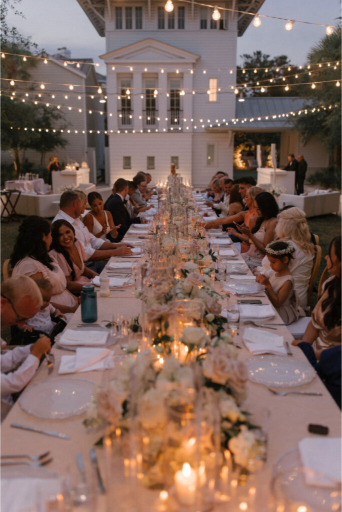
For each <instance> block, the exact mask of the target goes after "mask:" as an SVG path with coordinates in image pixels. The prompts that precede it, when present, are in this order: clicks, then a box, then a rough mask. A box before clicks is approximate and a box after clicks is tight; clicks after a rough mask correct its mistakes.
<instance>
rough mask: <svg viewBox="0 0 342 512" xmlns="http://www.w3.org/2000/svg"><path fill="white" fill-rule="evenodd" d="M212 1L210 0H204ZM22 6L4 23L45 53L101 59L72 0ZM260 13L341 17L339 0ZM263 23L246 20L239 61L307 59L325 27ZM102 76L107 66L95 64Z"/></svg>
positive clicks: (273, 2)
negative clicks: (64, 51)
mask: <svg viewBox="0 0 342 512" xmlns="http://www.w3.org/2000/svg"><path fill="white" fill-rule="evenodd" d="M208 3H210V4H211V3H212V2H208ZM20 9H21V10H22V12H23V13H24V15H25V19H22V18H20V17H19V16H15V15H13V14H11V15H10V16H8V23H9V24H10V25H13V26H16V27H17V28H18V29H19V30H20V31H21V33H22V34H23V35H25V36H32V40H33V41H35V42H36V43H37V44H38V45H39V48H40V49H43V48H44V49H45V50H46V51H47V52H48V53H50V54H52V53H54V52H56V50H57V48H59V47H61V46H66V47H67V48H68V49H69V50H70V51H71V56H72V58H93V59H94V61H96V62H101V61H100V59H99V57H98V56H99V55H101V54H103V53H105V38H104V37H100V36H99V35H98V34H97V32H96V30H95V28H94V27H93V25H92V24H91V22H90V20H89V19H88V18H87V16H86V15H85V13H84V11H83V10H82V8H81V7H80V5H79V4H78V2H77V1H76V0H58V1H56V0H22V3H21V6H20ZM259 13H260V14H267V15H270V16H279V17H282V18H287V19H290V20H293V19H295V20H301V21H310V22H314V23H323V24H324V25H329V24H331V25H336V24H337V22H338V20H337V19H336V18H338V17H339V16H340V2H339V0H286V1H284V0H266V1H265V3H264V5H263V7H262V8H261V10H260V11H259ZM261 21H262V25H261V26H260V27H259V28H255V27H254V26H253V24H250V26H249V28H248V29H247V31H246V32H245V34H244V35H243V36H242V37H239V38H238V64H240V63H241V59H240V57H239V56H240V55H242V54H244V53H252V52H253V51H256V50H261V51H262V52H264V53H268V54H270V55H271V56H276V55H284V54H285V55H287V56H288V57H289V58H290V60H291V62H292V63H293V64H298V65H299V64H303V63H305V62H306V58H307V54H308V52H309V50H310V48H311V47H312V46H313V45H315V43H317V42H318V41H319V40H320V39H321V38H322V37H323V36H324V35H325V28H324V27H318V26H314V25H304V24H301V23H295V24H294V26H293V29H292V30H291V31H286V30H285V28H284V25H285V22H283V21H279V20H271V19H265V18H261ZM97 70H98V71H99V72H100V73H103V74H105V72H106V70H105V66H104V64H102V63H101V66H100V67H99V68H97Z"/></svg>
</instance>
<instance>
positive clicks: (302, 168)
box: [295, 155, 308, 196]
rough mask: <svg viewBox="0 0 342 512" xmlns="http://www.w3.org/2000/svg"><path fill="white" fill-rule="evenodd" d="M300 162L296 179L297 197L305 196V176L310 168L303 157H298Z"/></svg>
mask: <svg viewBox="0 0 342 512" xmlns="http://www.w3.org/2000/svg"><path fill="white" fill-rule="evenodd" d="M297 161H298V168H297V172H296V178H295V187H296V192H297V195H298V196H299V195H300V194H304V181H305V175H306V171H307V168H308V164H307V162H306V160H304V156H303V155H298V157H297Z"/></svg>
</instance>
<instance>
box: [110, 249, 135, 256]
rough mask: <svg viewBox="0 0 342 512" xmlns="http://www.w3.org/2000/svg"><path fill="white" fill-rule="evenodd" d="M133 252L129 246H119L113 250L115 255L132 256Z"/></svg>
mask: <svg viewBox="0 0 342 512" xmlns="http://www.w3.org/2000/svg"><path fill="white" fill-rule="evenodd" d="M132 255H133V253H132V251H131V249H130V248H129V247H119V248H118V249H115V250H114V251H113V256H132Z"/></svg>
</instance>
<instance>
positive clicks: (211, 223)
mask: <svg viewBox="0 0 342 512" xmlns="http://www.w3.org/2000/svg"><path fill="white" fill-rule="evenodd" d="M204 227H205V229H213V228H216V227H218V226H217V224H216V221H215V220H211V221H209V222H206V223H205V225H204Z"/></svg>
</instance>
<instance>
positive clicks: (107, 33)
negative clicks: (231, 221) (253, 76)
mask: <svg viewBox="0 0 342 512" xmlns="http://www.w3.org/2000/svg"><path fill="white" fill-rule="evenodd" d="M263 1H264V0H255V1H252V0H251V1H248V0H229V1H226V2H219V3H218V6H219V7H225V8H228V9H229V8H231V9H239V10H242V11H243V10H248V11H249V12H257V11H258V9H259V8H260V6H261V5H262V3H263ZM78 2H79V3H80V5H81V6H82V8H83V9H84V10H85V12H86V14H87V15H88V17H89V18H90V20H91V22H92V23H93V25H94V26H95V28H96V29H97V31H98V32H99V34H100V35H101V36H104V37H106V53H105V54H104V55H101V58H102V59H103V60H104V61H105V63H106V65H107V116H108V117H107V120H108V140H109V151H108V154H109V166H108V173H109V175H108V176H107V181H108V182H110V183H113V181H115V179H117V178H118V177H121V176H125V177H126V178H132V177H133V176H134V175H135V174H136V173H137V172H138V171H149V172H150V173H151V174H152V176H153V179H154V181H159V180H163V179H165V178H166V176H167V175H168V173H169V169H170V166H171V164H172V163H174V164H175V165H176V167H177V168H178V169H179V170H180V172H181V173H182V175H183V176H184V177H185V179H188V180H189V181H190V182H191V183H192V184H194V185H199V184H205V183H207V182H208V181H209V179H210V178H211V176H212V175H213V174H214V173H216V172H217V171H219V170H221V171H225V172H228V174H229V175H230V176H232V173H233V149H234V148H233V137H227V133H210V131H209V130H210V125H217V124H220V125H221V124H224V123H225V122H226V120H227V121H228V120H230V119H232V118H234V117H235V108H236V97H235V93H234V89H235V87H234V86H235V83H236V72H235V68H236V46H237V37H238V35H242V34H243V32H244V30H245V29H246V28H247V26H248V24H249V23H250V22H251V20H252V19H253V18H252V16H250V15H248V16H247V15H244V14H242V13H240V14H238V13H236V12H232V11H229V10H225V11H223V10H222V11H220V12H221V19H220V20H218V21H215V20H213V18H212V13H213V9H212V8H208V7H205V6H201V5H198V3H196V5H195V4H194V3H190V2H189V3H183V2H175V3H174V9H173V10H172V11H171V12H167V11H166V10H165V3H163V2H160V1H154V0H148V1H147V2H141V1H140V2H139V1H137V2H127V1H126V2H120V1H119V0H117V1H113V0H108V1H106V2H105V1H104V0H103V1H101V0H78Z"/></svg>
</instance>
